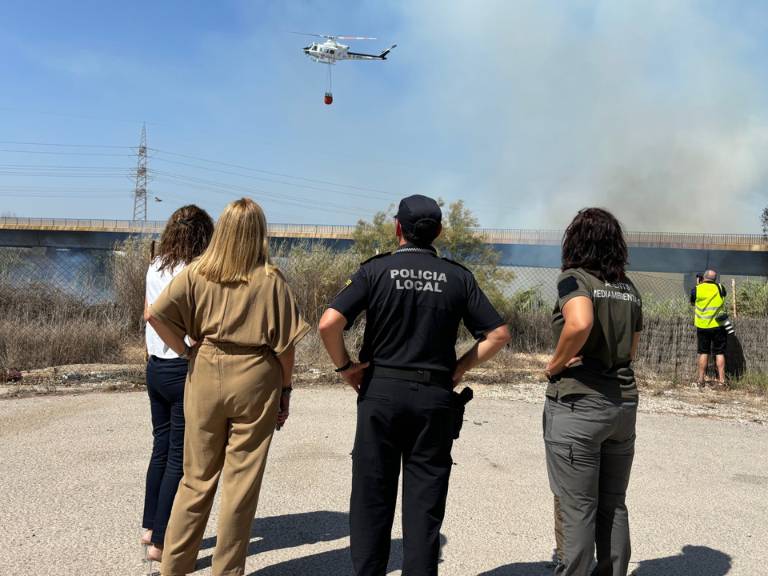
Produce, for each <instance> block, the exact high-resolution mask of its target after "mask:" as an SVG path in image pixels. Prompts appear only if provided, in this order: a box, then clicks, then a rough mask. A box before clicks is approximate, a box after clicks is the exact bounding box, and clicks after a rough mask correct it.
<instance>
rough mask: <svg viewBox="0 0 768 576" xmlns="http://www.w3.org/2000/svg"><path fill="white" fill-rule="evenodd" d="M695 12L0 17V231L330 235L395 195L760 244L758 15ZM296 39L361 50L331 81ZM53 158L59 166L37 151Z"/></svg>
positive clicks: (501, 4) (27, 10)
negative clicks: (238, 209)
mask: <svg viewBox="0 0 768 576" xmlns="http://www.w3.org/2000/svg"><path fill="white" fill-rule="evenodd" d="M731 5H732V4H731V3H722V2H710V1H700V2H693V1H682V0H681V1H678V2H662V1H660V0H659V1H656V0H646V1H643V2H640V1H638V2H634V1H629V0H628V1H626V2H612V1H609V0H604V1H595V2H586V1H579V0H576V1H573V2H567V3H563V2H554V1H552V2H547V1H542V0H519V1H503V0H483V1H478V2H476V3H473V4H472V5H471V6H470V5H469V3H465V2H437V1H435V2H419V1H415V2H406V1H395V0H392V1H372V0H368V1H356V2H329V1H326V2H315V1H304V2H293V1H290V0H286V1H285V2H266V1H257V0H250V1H247V0H242V1H230V0H222V1H218V2H199V1H185V2H181V1H175V0H174V1H171V0H168V1H164V2H144V1H135V2H131V3H113V2H103V1H79V2H73V3H63V2H57V1H52V0H50V1H37V2H34V1H27V2H21V1H17V0H5V1H4V2H3V3H2V4H0V54H1V56H0V75H1V76H0V77H2V78H3V79H4V82H3V83H2V86H3V89H2V90H1V91H0V213H13V214H17V215H21V216H45V217H48V216H59V217H83V218H91V217H93V218H102V217H103V218H129V217H130V216H131V213H132V197H131V191H132V187H133V184H132V182H131V180H130V172H131V170H132V169H133V167H134V165H135V158H134V157H133V156H132V154H133V153H134V150H133V149H132V147H135V146H136V144H137V143H138V138H139V132H140V129H141V125H142V122H146V124H147V131H148V139H149V146H150V148H151V152H150V160H149V163H150V174H151V176H152V180H151V181H150V187H149V188H150V198H151V199H153V198H154V197H158V198H161V199H162V200H163V201H162V202H155V201H154V200H151V202H150V205H149V215H150V218H152V219H164V218H166V217H167V215H168V214H169V213H170V212H171V211H172V210H173V209H174V207H176V206H178V205H180V204H181V203H187V202H195V203H198V204H200V205H201V206H203V207H205V208H206V209H208V210H209V211H210V212H211V213H212V214H213V215H214V216H215V215H217V214H218V213H219V212H220V211H221V209H222V208H223V206H224V205H225V204H226V203H227V202H228V201H230V200H232V199H234V198H236V197H238V196H240V195H243V194H248V195H250V196H252V197H254V198H255V199H257V200H258V201H259V202H260V203H262V205H263V206H264V208H265V210H266V212H267V216H268V218H269V219H270V220H271V221H273V222H294V223H318V224H325V223H329V224H345V223H354V222H355V221H356V220H357V219H358V218H369V217H370V216H371V215H372V214H373V213H374V212H375V211H376V210H380V209H386V208H387V207H388V206H389V205H390V204H391V203H393V202H396V201H397V199H398V198H400V197H401V196H403V195H407V194H411V193H417V192H418V193H425V194H429V195H434V196H441V197H443V198H444V199H446V200H449V201H450V200H456V199H464V200H465V201H466V203H467V205H468V206H469V207H470V208H471V209H472V210H473V211H474V212H475V214H476V215H477V216H478V217H479V219H480V222H481V224H482V225H484V226H494V227H513V228H559V227H562V226H564V225H565V224H566V223H567V221H568V219H569V218H570V217H571V216H572V215H573V213H574V212H575V211H576V210H577V209H578V208H581V207H583V206H585V205H589V204H598V205H602V206H606V207H607V208H609V209H611V210H613V211H615V212H616V213H617V215H618V216H619V217H620V218H621V219H622V220H623V221H624V222H625V224H626V225H627V227H628V228H632V229H645V230H681V231H697V230H712V231H727V232H756V231H758V228H759V219H758V214H759V211H760V209H762V207H763V206H765V205H766V204H768V193H767V192H766V191H767V190H768V187H767V186H768V162H765V158H766V153H768V100H766V94H767V93H768V92H766V87H768V86H767V85H768V74H766V72H767V70H766V61H768V58H766V56H768V40H766V38H768V34H766V32H768V6H766V5H765V4H764V3H763V2H758V1H755V2H742V3H739V4H738V8H737V7H735V4H733V6H734V8H728V6H731ZM290 31H307V32H323V33H332V34H363V35H371V36H376V37H377V38H378V40H376V41H370V42H358V43H353V47H354V49H361V50H372V51H376V50H379V49H381V48H384V47H386V46H388V45H389V44H391V43H393V42H396V43H397V44H398V48H397V49H396V50H395V51H393V52H392V55H391V56H390V59H389V60H388V61H386V62H342V63H340V64H338V65H337V66H336V67H335V68H334V70H333V74H334V82H333V84H334V87H333V92H334V97H335V102H334V104H333V105H332V106H324V105H323V103H322V98H323V93H324V91H325V89H326V82H327V77H326V75H327V68H326V67H325V66H323V65H320V64H316V63H313V62H311V61H309V60H308V59H307V58H306V56H304V55H303V54H302V52H301V47H302V46H304V45H305V44H306V43H307V40H308V39H307V38H303V37H301V36H296V35H293V34H290V33H289V32H290ZM53 144H56V146H54V145H53Z"/></svg>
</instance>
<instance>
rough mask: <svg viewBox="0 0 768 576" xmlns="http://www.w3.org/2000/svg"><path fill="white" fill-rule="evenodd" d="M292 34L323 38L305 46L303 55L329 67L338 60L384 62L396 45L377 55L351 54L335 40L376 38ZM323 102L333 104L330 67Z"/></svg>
mask: <svg viewBox="0 0 768 576" xmlns="http://www.w3.org/2000/svg"><path fill="white" fill-rule="evenodd" d="M294 34H300V35H302V36H314V37H316V38H324V39H325V41H324V42H312V44H310V45H309V46H305V47H304V54H306V55H307V56H309V57H310V58H311V59H312V60H314V61H315V62H319V63H321V64H328V65H329V66H330V65H335V64H336V62H339V61H340V60H386V59H387V55H388V54H389V53H390V52H391V51H392V50H393V49H394V48H397V44H392V46H390V47H389V48H387V49H386V50H382V51H381V52H380V53H378V54H366V53H364V52H351V51H350V50H349V46H347V45H345V44H340V43H339V42H337V40H376V38H370V37H368V36H329V35H327V34H306V33H304V32H294ZM324 102H325V103H326V104H327V105H331V104H333V79H332V76H331V69H330V67H329V68H328V89H327V90H326V92H325V99H324Z"/></svg>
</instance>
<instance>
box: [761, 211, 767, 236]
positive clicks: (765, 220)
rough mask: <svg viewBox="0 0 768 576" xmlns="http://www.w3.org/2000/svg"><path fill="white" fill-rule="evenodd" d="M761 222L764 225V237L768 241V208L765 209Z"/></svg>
mask: <svg viewBox="0 0 768 576" xmlns="http://www.w3.org/2000/svg"><path fill="white" fill-rule="evenodd" d="M760 221H761V223H762V224H763V236H764V237H765V238H766V239H768V206H766V207H765V208H763V214H762V216H761V217H760Z"/></svg>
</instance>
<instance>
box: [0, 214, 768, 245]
mask: <svg viewBox="0 0 768 576" xmlns="http://www.w3.org/2000/svg"><path fill="white" fill-rule="evenodd" d="M164 226H165V222H164V221H135V220H98V219H79V218H17V217H2V218H0V230H2V229H6V230H56V231H80V232H125V233H135V234H160V233H161V232H162V231H163V227H164ZM354 230H355V226H348V225H325V224H270V225H269V233H270V235H272V236H281V237H286V238H335V239H351V238H352V234H353V232H354ZM477 233H478V234H480V235H482V236H483V237H484V238H485V239H486V240H487V241H488V242H492V243H496V244H531V245H559V244H560V242H561V240H562V236H563V232H562V230H515V229H509V228H478V229H477ZM627 242H628V243H629V244H630V245H631V246H649V247H670V248H692V249H712V248H721V249H731V250H748V251H768V240H767V239H766V238H765V237H764V236H761V235H760V234H707V233H688V232H627Z"/></svg>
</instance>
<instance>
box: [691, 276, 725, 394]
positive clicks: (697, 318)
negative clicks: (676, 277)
mask: <svg viewBox="0 0 768 576" xmlns="http://www.w3.org/2000/svg"><path fill="white" fill-rule="evenodd" d="M725 296H726V291H725V287H724V286H723V285H722V284H718V283H717V272H715V271H714V270H707V271H706V272H704V274H703V275H702V276H698V275H697V276H696V287H695V288H694V289H693V290H691V305H692V306H694V308H695V311H694V324H695V326H696V340H697V347H698V352H699V358H698V368H699V381H698V384H699V386H704V375H705V373H706V371H707V363H708V362H709V355H710V353H711V354H714V355H715V364H716V365H717V378H718V380H719V383H720V385H721V386H723V385H725V351H726V348H727V343H728V336H727V334H726V332H725V328H724V327H723V326H722V324H721V320H720V319H721V318H722V317H723V316H725Z"/></svg>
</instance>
